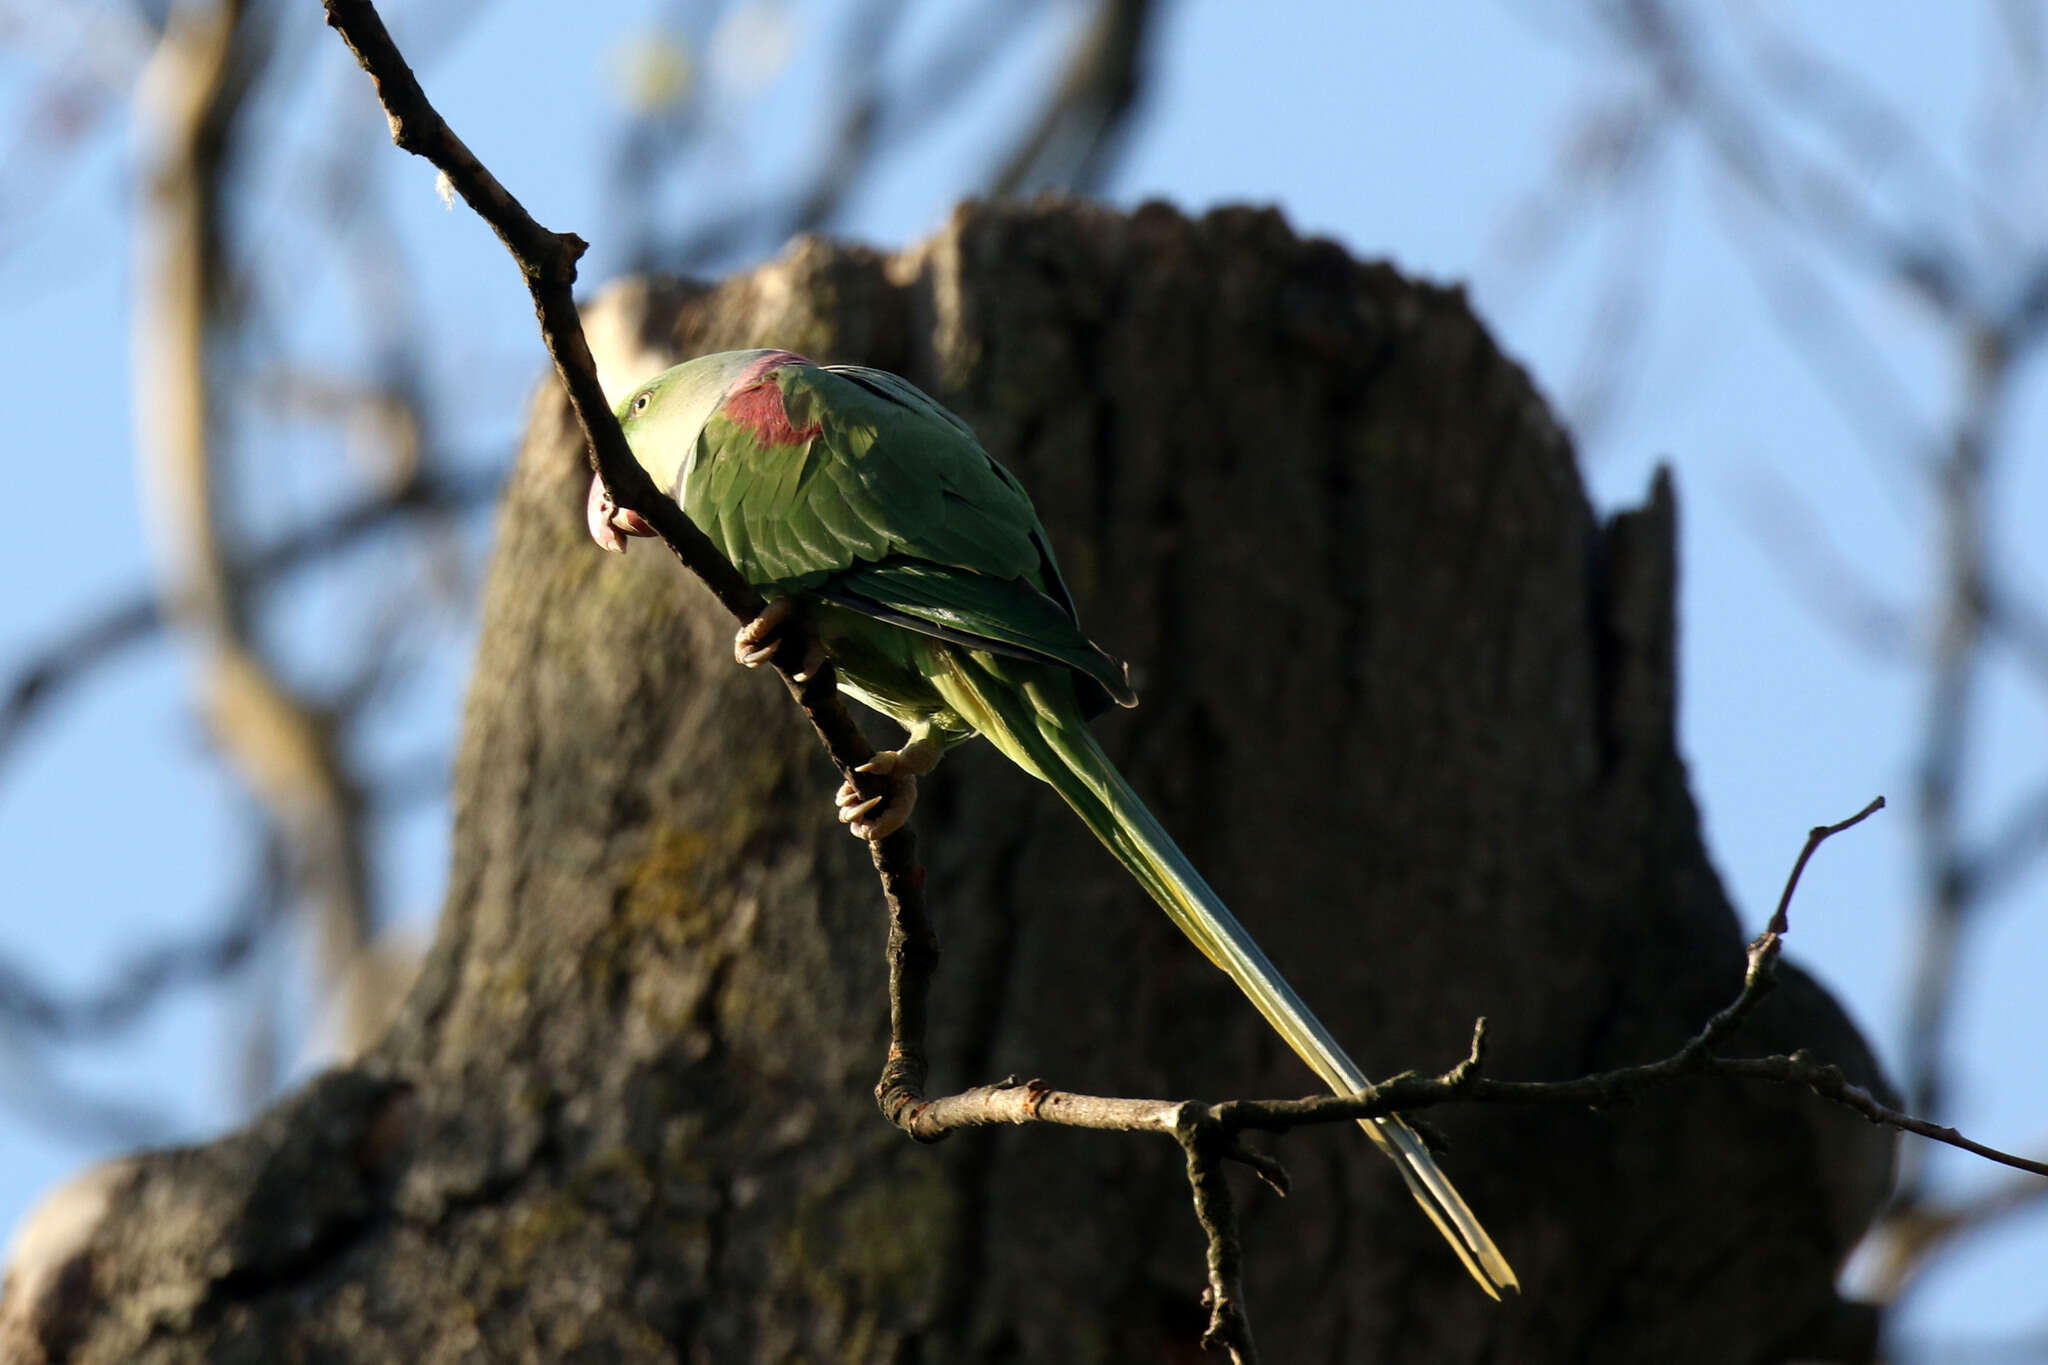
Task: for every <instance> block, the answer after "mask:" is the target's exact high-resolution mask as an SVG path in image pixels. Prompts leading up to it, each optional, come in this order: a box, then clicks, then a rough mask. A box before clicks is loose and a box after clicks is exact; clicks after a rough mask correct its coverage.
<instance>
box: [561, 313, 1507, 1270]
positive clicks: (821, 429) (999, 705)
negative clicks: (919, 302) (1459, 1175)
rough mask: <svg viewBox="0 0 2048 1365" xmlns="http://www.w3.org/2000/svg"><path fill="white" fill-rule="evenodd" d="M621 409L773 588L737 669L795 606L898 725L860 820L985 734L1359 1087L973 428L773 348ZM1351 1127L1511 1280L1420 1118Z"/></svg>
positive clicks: (886, 812)
mask: <svg viewBox="0 0 2048 1365" xmlns="http://www.w3.org/2000/svg"><path fill="white" fill-rule="evenodd" d="M618 419H619V424H620V426H622V427H623V428H624V429H625V433H626V440H627V441H628V443H629V444H630V445H631V446H632V449H633V454H634V457H635V458H636V459H637V460H638V461H639V462H640V465H641V467H642V468H644V469H645V470H646V471H647V473H648V475H649V476H650V477H651V478H652V479H653V481H654V485H655V487H657V488H658V489H660V490H661V491H662V492H663V493H665V494H666V495H667V496H669V497H671V498H673V499H674V500H675V501H676V502H677V503H679V504H680V505H681V507H682V510H683V511H684V513H685V514H687V515H688V516H689V518H690V520H691V521H693V522H695V523H696V524H697V526H699V527H700V528H702V529H703V531H704V533H705V534H706V535H707V536H709V537H710V538H711V541H712V543H713V544H715V545H717V546H718V548H719V549H720V550H722V551H724V552H725V555H726V557H727V558H729V559H730V560H731V561H732V563H733V565H734V567H735V568H737V569H738V570H739V571H740V573H742V574H743V575H745V576H746V577H747V578H748V579H749V580H750V581H751V582H752V583H753V584H754V585H755V586H756V587H757V588H759V589H760V590H761V592H762V594H763V595H764V596H766V597H768V598H769V599H770V605H769V608H768V610H766V611H764V612H763V613H762V614H761V616H760V617H758V618H757V619H756V620H755V621H754V622H753V623H751V624H750V625H748V626H746V627H744V628H742V629H741V631H740V633H739V636H738V638H737V640H736V642H735V646H734V649H735V653H736V654H737V655H738V657H739V658H740V660H741V662H743V663H746V664H748V665H750V666H751V665H755V664H759V663H762V662H765V661H766V660H767V659H768V658H769V656H771V655H772V654H773V653H774V652H775V650H776V648H777V641H776V633H777V631H778V629H780V628H781V627H782V626H783V625H784V624H785V623H786V622H787V621H788V620H789V619H790V617H791V616H792V615H793V614H795V613H797V612H801V613H802V616H803V619H804V621H805V623H806V624H807V625H808V626H809V627H810V629H811V632H812V634H813V635H814V637H815V639H816V641H817V643H818V644H820V645H822V646H823V649H824V651H825V652H826V653H828V654H829V655H830V657H831V659H832V662H833V663H834V664H835V665H836V666H837V669H838V677H839V686H840V688H841V689H842V690H843V691H845V692H847V693H849V694H850V695H852V696H853V697H854V698H856V699H857V700H859V701H861V702H863V703H865V704H866V705H868V706H871V707H873V708H874V709H875V710H877V711H880V712H881V713H882V714H884V715H886V716H888V717H890V718H891V719H893V720H895V721H896V722H897V723H898V724H900V725H902V726H903V728H904V729H905V730H906V731H907V732H908V736H909V737H908V741H907V742H906V743H905V744H904V746H903V747H902V748H901V749H898V750H895V751H893V752H886V753H881V754H877V755H876V758H875V762H874V763H873V764H872V765H870V769H869V770H870V771H873V772H876V773H879V774H882V775H884V776H886V777H887V778H888V779H889V786H890V792H889V794H888V795H887V796H885V797H882V798H878V799H866V800H864V799H863V798H862V797H861V794H860V793H859V792H858V791H857V790H856V789H855V788H854V786H853V784H852V782H851V781H850V780H849V781H848V783H847V784H846V785H845V786H843V787H841V789H840V792H839V797H838V802H839V807H840V819H841V820H842V821H844V822H845V823H847V824H849V825H850V826H851V827H852V828H853V831H854V832H855V833H856V834H859V835H861V836H863V837H865V838H870V839H879V838H882V837H884V836H886V835H887V834H889V833H891V832H892V831H894V830H895V829H897V828H899V827H900V826H901V825H902V824H903V822H904V820H905V819H906V818H907V817H908V815H909V813H910V807H911V804H912V802H913V801H914V800H915V793H916V778H917V777H918V776H919V775H921V774H923V773H926V772H929V771H930V770H931V768H932V765H933V764H934V763H936V762H937V760H938V757H939V755H940V754H941V753H943V752H944V751H945V750H946V749H948V748H951V747H952V746H953V745H955V744H958V743H960V742H962V741H963V740H966V739H968V738H971V737H972V736H974V735H981V736H983V737H984V738H986V739H987V740H988V741H989V742H990V743H992V744H994V745H995V746H996V748H998V749H1000V750H1001V751H1002V752H1003V754H1004V755H1005V756H1007V757H1008V758H1009V759H1010V760H1011V761H1012V762H1014V763H1016V764H1017V765H1018V766H1019V767H1021V768H1023V769H1024V770H1025V771H1026V772H1028V773H1030V774H1031V775H1032V776H1034V777H1036V778H1038V779H1040V780H1041V781H1043V782H1045V783H1047V784H1048V785H1050V786H1051V787H1052V789H1053V790H1054V791H1056V792H1058V793H1059V794H1060V796H1061V797H1062V798H1063V799H1064V800H1065V801H1066V803H1067V804H1068V805H1069V806H1072V807H1073V808H1074V811H1075V812H1076V813H1077V814H1078V815H1079V816H1080V817H1081V819H1082V820H1083V821H1084V822H1086V823H1087V825H1088V828H1089V829H1091V830H1093V831H1094V832H1095V836H1096V837H1097V838H1098V839H1100V840H1101V841H1102V842H1103V844H1104V845H1106V846H1107V847H1108V849H1109V851H1110V852H1111V853H1113V854H1115V855H1116V858H1117V860H1118V861H1119V862H1121V863H1122V864H1123V865H1124V867H1125V868H1127V869H1128V870H1129V871H1130V873H1131V875H1132V876H1133V877H1135V878H1137V880H1138V883H1139V885H1141V886H1143V887H1144V888H1145V890H1146V891H1147V892H1148V893H1149V894H1150V895H1151V897H1152V899H1154V900H1155V901H1157V902H1159V904H1160V906H1161V907H1163V908H1164V909H1165V911H1166V913H1167V914H1168V915H1169V916H1170V917H1171V918H1172V919H1173V922H1174V923H1175V924H1177V925H1179V926H1180V929H1181V931H1182V932H1183V933H1185V934H1186V935H1187V936H1188V937H1189V938H1190V939H1192V940H1194V943H1195V946H1196V947H1198V948H1200V949H1201V950H1202V952H1203V953H1205V954H1206V955H1207V956H1208V958H1209V960H1210V961H1212V962H1214V963H1215V964H1216V965H1217V966H1218V967H1220V968H1222V969H1223V970H1224V971H1225V972H1226V973H1228V974H1229V976H1230V979H1231V980H1232V981H1234V982H1236V983H1237V985H1238V987H1239V989H1241V990H1242V991H1243V992H1244V993H1245V995H1247V996H1248V997H1250V999H1251V1002H1252V1004H1253V1005H1255V1006H1257V1007H1258V1010H1259V1013H1261V1014H1263V1015H1264V1016H1265V1017H1266V1020H1267V1022H1268V1023H1270V1024H1271V1025H1272V1026H1273V1028H1274V1029H1275V1030H1277V1031H1278V1032H1279V1034H1280V1036H1281V1037H1282V1038H1284V1039H1286V1040H1287V1043H1288V1046H1290V1047H1292V1048H1293V1049H1294V1051H1295V1052H1296V1053H1297V1054H1299V1055H1300V1057H1301V1058H1302V1060H1303V1061H1305V1062H1307V1063H1308V1064H1309V1065H1310V1066H1311V1067H1313V1068H1314V1069H1315V1071H1316V1073H1317V1074H1318V1075H1320V1076H1321V1077H1322V1078H1323V1080H1324V1081H1325V1082H1327V1083H1328V1085H1329V1086H1330V1088H1331V1089H1332V1090H1333V1091H1334V1092H1336V1093H1337V1094H1339V1095H1348V1094H1353V1093H1356V1092H1357V1091H1358V1090H1360V1089H1362V1088H1363V1087H1364V1086H1365V1085H1366V1084H1367V1078H1366V1075H1365V1073H1364V1072H1363V1071H1361V1070H1360V1069H1359V1068H1358V1066H1357V1064H1356V1063H1354V1062H1353V1061H1352V1060H1351V1059H1350V1058H1349V1057H1348V1056H1346V1055H1345V1053H1344V1050H1343V1049H1342V1048H1341V1047H1339V1046H1338V1045H1337V1041H1336V1039H1335V1038H1333V1037H1331V1035H1330V1032H1329V1030H1328V1029H1326V1028H1324V1027H1323V1025H1322V1024H1321V1023H1320V1022H1318V1021H1317V1019H1316V1018H1315V1016H1314V1015H1312V1014H1311V1013H1309V1010H1308V1007H1307V1006H1306V1005H1304V1004H1303V1003H1302V1001H1301V997H1300V996H1298V995H1296V994H1295V993H1294V989H1293V987H1291V986H1289V985H1288V984H1287V982H1286V981H1285V980H1284V979H1282V977H1281V976H1280V973H1279V972H1278V971H1276V970H1275V969H1274V967H1273V964H1272V963H1271V962H1269V961H1267V959H1266V955H1265V954H1264V953H1263V952H1261V951H1260V950H1259V946H1258V945H1257V944H1256V943H1254V942H1253V941H1252V938H1251V935H1250V934H1248V933H1246V932H1245V930H1244V928H1243V926H1242V925H1240V924H1239V923H1238V922H1237V920H1236V918H1235V917H1234V916H1232V915H1231V913H1230V911H1229V910H1228V909H1227V908H1225V906H1224V904H1223V901H1222V899H1221V898H1220V897H1218V896H1217V894H1216V893H1215V892H1214V891H1212V890H1210V889H1209V884H1208V883H1207V882H1205V881H1203V880H1202V876H1201V874H1200V873H1199V872H1197V871H1196V870H1195V868H1194V865H1193V864H1192V863H1190V862H1189V861H1188V859H1187V856H1186V855H1185V854H1183V853H1182V852H1181V851H1180V849H1179V848H1178V847H1176V846H1175V844H1174V842H1173V840H1172V839H1171V838H1169V837H1168V836H1167V833H1166V831H1165V830H1164V829H1162V828H1161V827H1160V824H1159V822H1158V821H1157V820H1156V819H1154V818H1153V816H1152V813H1151V812H1150V811H1148V810H1147V809H1146V808H1145V805H1144V803H1143V802H1141V801H1140V800H1139V799H1138V797H1137V796H1136V794H1135V793H1133V792H1132V790H1131V788H1130V787H1129V785H1128V784H1126V783H1125V781H1124V779H1123V777H1122V775H1121V774H1119V773H1118V772H1117V770H1116V768H1115V766H1114V765H1113V764H1111V762H1110V761H1109V759H1108V758H1107V757H1106V756H1105V755H1104V754H1103V752H1102V750H1101V749H1100V748H1099V747H1097V745H1096V743H1095V739H1094V737H1093V735H1092V734H1090V732H1089V729H1088V725H1087V721H1088V719H1089V717H1090V716H1092V715H1094V714H1096V713H1097V712H1098V711H1100V710H1102V709H1103V708H1104V707H1105V706H1106V705H1107V704H1109V703H1110V702H1115V703H1116V704H1118V705H1120V706H1133V705H1135V704H1136V703H1137V697H1136V695H1135V694H1134V693H1133V692H1132V691H1131V685H1130V681H1129V679H1128V677H1127V675H1126V670H1125V668H1124V665H1123V664H1122V663H1120V662H1118V661H1117V660H1116V659H1114V658H1112V657H1110V655H1108V654H1107V653H1105V652H1103V650H1101V649H1100V648H1098V647H1097V646H1096V645H1095V644H1094V642H1093V641H1091V640H1089V638H1088V637H1087V636H1086V635H1085V634H1083V633H1082V631H1081V627H1080V625H1079V623H1078V622H1077V621H1076V619H1075V614H1074V602H1073V598H1072V596H1071V595H1070V594H1069V593H1068V591H1067V587H1066V584H1065V583H1064V582H1062V581H1061V579H1060V572H1059V566H1058V565H1057V564H1056V563H1055V562H1054V560H1053V553H1052V545H1051V543H1050V541H1049V540H1048V539H1047V536H1046V533H1045V528H1044V526H1042V525H1040V524H1039V520H1038V515H1037V513H1036V512H1034V511H1033V510H1032V507H1031V499H1030V498H1029V497H1027V496H1026V495H1025V492H1024V489H1023V487H1022V486H1021V485H1019V484H1018V482H1017V480H1016V479H1015V478H1014V477H1012V476H1011V474H1010V472H1009V471H1008V470H1006V469H1004V468H1003V467H1002V466H1001V465H1000V464H997V463H996V461H995V460H994V459H993V458H991V457H990V456H989V454H988V452H986V451H985V450H983V449H982V448H981V444H980V443H979V442H978V441H977V440H976V439H975V437H974V433H973V432H972V431H971V430H969V428H968V426H967V424H966V423H965V422H963V421H961V420H960V419H959V418H958V417H956V416H954V415H953V414H952V413H951V412H948V411H947V410H946V409H945V408H943V407H941V406H939V404H938V403H936V402H934V401H933V400H932V399H930V398H929V397H927V396H926V395H925V394H924V393H922V392H920V391H919V390H918V389H917V388H915V387H914V386H913V385H911V384H910V383H908V382H907V381H905V380H902V379H899V378H897V377H896V376H895V375H892V374H886V373H884V372H882V371H880V370H871V369H863V368H861V367H859V366H855V365H830V366H819V365H814V364H812V363H811V362H809V361H807V360H805V359H804V358H803V357H801V356H798V355H795V354H793V353H791V352H789V351H779V350H758V351H726V352H722V353H720V354H717V355H707V356H702V357H699V358H698V359H696V360H691V361H688V362H686V363H684V364H681V365H678V366H676V367H674V368H673V369H670V370H667V371H664V372H663V373H661V374H659V375H656V376H655V377H654V378H653V379H650V380H648V381H647V382H646V383H644V384H642V385H640V386H639V387H638V388H636V389H634V390H633V392H632V394H631V395H630V396H629V397H628V398H626V400H625V401H624V402H622V403H621V404H619V407H618ZM587 511H588V518H589V525H590V533H591V536H592V538H593V539H595V540H596V541H597V543H598V544H599V545H601V546H603V547H604V548H605V549H607V550H613V551H618V552H623V551H624V550H625V548H626V540H625V537H626V536H634V535H652V534H653V533H654V532H653V529H652V528H651V527H650V526H649V525H648V523H647V522H646V521H645V520H644V519H643V518H641V517H640V516H639V515H638V514H636V513H634V512H632V511H630V510H627V509H624V508H620V507H618V506H617V505H616V504H615V503H614V502H613V501H612V500H611V497H610V494H609V493H608V492H607V490H606V489H605V487H604V483H603V481H602V480H601V479H593V480H592V481H591V485H590V497H589V501H588V508H587ZM819 662H820V661H819V660H818V659H816V658H815V657H814V658H812V659H809V660H806V661H805V669H806V670H810V669H815V668H816V667H817V666H818V665H819ZM1362 1126H1363V1127H1364V1128H1365V1131H1366V1132H1367V1133H1368V1134H1369V1135H1370V1136H1371V1137H1372V1139H1373V1141H1374V1142H1376V1143H1377V1144H1378V1145H1379V1147H1380V1149H1381V1150H1382V1151H1384V1152H1385V1153H1386V1154H1387V1155H1388V1156H1389V1157H1391V1158H1392V1159H1393V1161H1394V1162H1395V1164H1396V1165H1397V1166H1399V1168H1400V1170H1401V1176H1402V1178H1403V1179H1404V1180H1406V1181H1407V1183H1408V1188H1409V1190H1410V1192H1412V1193H1413V1194H1414V1196H1415V1199H1416V1202H1418V1203H1419V1204H1421V1205H1422V1208H1423V1210H1424V1211H1425V1212H1426V1213H1428V1215H1429V1217H1430V1220H1431V1221H1432V1222H1434V1223H1435V1224H1436V1226H1437V1229H1438V1230H1439V1231H1440V1232H1442V1233H1443V1235H1444V1237H1445V1239H1446V1240H1447V1241H1449V1243H1450V1244H1451V1247H1452V1248H1453V1249H1454V1250H1455V1251H1456V1252H1457V1253H1458V1256H1459V1258H1460V1259H1461V1260H1462V1261H1463V1262H1464V1264H1465V1268H1466V1269H1467V1270H1469V1271H1470V1272H1471V1273H1472V1276H1473V1278H1474V1279H1476V1280H1477V1281H1478V1282H1479V1284H1480V1286H1481V1287H1482V1288H1484V1289H1485V1290H1486V1292H1487V1293H1489V1294H1491V1295H1493V1296H1494V1297H1496V1298H1498V1297H1499V1294H1500V1291H1501V1290H1503V1289H1515V1288H1518V1287H1519V1286H1518V1285H1517V1284H1516V1281H1515V1273H1514V1271H1513V1270H1511V1269H1510V1268H1509V1267H1508V1263H1507V1261H1506V1260H1505V1259H1504V1258H1503V1257H1502V1256H1501V1254H1500V1252H1499V1251H1498V1250H1497V1249H1496V1248H1495V1247H1494V1245H1493V1241H1492V1239H1491V1238H1489V1237H1488V1236H1487V1235H1486V1230H1485V1229H1484V1228H1482V1227H1481V1226H1480V1225H1479V1220H1478V1219H1477V1218H1476V1217H1474V1216H1473V1214H1472V1211H1471V1210H1470V1209H1469V1208H1467V1207H1466V1205H1465V1201H1464V1200H1463V1199H1462V1198H1460V1197H1459V1195H1458V1192H1457V1190H1455V1189H1454V1188H1452V1186H1451V1182H1450V1181H1449V1180H1448V1179H1446V1178H1445V1176H1444V1174H1443V1172H1442V1171H1440V1170H1439V1169H1438V1168H1437V1165H1436V1162H1435V1161H1434V1160H1432V1159H1431V1157H1430V1154H1429V1150H1428V1148H1426V1147H1425V1146H1424V1145H1423V1143H1422V1140H1421V1139H1420V1138H1418V1137H1417V1136H1416V1134H1415V1131H1414V1130H1413V1129H1411V1128H1410V1127H1409V1126H1408V1125H1407V1124H1406V1123H1403V1122H1402V1121H1401V1119H1400V1118H1398V1117H1388V1118H1381V1119H1372V1120H1367V1121H1365V1122H1364V1123H1363V1125H1362Z"/></svg>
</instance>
